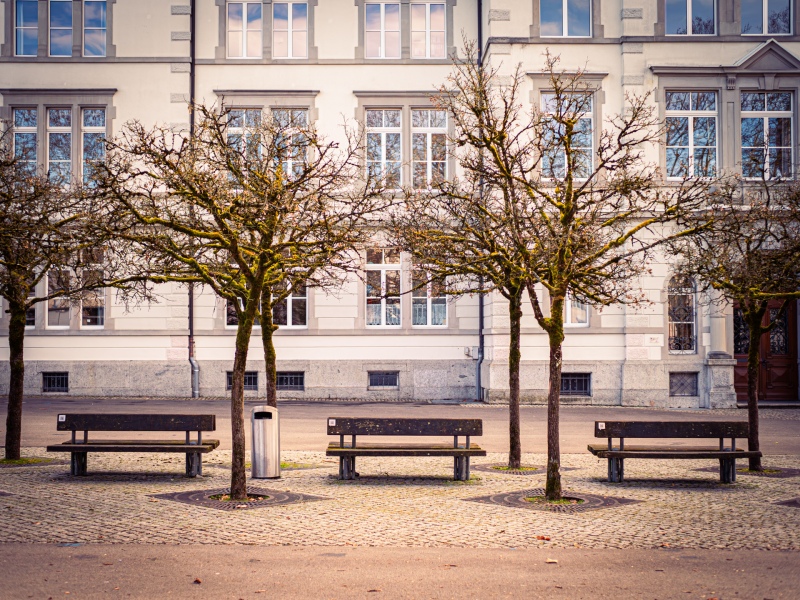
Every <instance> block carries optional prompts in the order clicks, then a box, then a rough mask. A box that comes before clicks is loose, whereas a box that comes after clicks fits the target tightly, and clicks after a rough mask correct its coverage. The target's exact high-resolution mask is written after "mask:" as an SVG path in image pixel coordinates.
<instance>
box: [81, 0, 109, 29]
mask: <svg viewBox="0 0 800 600" xmlns="http://www.w3.org/2000/svg"><path fill="white" fill-rule="evenodd" d="M83 25H84V27H92V28H101V29H104V28H105V27H106V3H105V2H89V1H87V2H84V3H83Z"/></svg>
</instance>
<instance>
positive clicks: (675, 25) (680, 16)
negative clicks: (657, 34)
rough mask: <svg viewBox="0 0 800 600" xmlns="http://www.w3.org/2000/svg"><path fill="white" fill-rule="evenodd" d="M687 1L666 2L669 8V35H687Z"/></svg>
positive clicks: (674, 0)
mask: <svg viewBox="0 0 800 600" xmlns="http://www.w3.org/2000/svg"><path fill="white" fill-rule="evenodd" d="M686 1H687V0H666V8H667V27H666V33H667V35H685V34H686V32H687V31H688V29H687V28H686Z"/></svg>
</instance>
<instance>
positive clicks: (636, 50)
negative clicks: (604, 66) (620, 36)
mask: <svg viewBox="0 0 800 600" xmlns="http://www.w3.org/2000/svg"><path fill="white" fill-rule="evenodd" d="M622 53H623V54H644V44H641V43H627V44H622Z"/></svg>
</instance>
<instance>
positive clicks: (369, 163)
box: [365, 107, 403, 189]
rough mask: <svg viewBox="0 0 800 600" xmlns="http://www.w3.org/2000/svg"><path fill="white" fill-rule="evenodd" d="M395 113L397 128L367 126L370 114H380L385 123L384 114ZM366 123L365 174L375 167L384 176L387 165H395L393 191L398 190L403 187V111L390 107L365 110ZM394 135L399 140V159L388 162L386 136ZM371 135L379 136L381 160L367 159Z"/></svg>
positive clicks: (400, 108)
mask: <svg viewBox="0 0 800 600" xmlns="http://www.w3.org/2000/svg"><path fill="white" fill-rule="evenodd" d="M390 111H393V112H397V114H398V115H399V118H400V122H399V125H398V126H397V127H387V126H385V125H383V126H381V127H374V126H373V127H371V126H370V125H369V117H370V113H372V112H380V113H381V122H382V123H384V124H385V123H386V113H387V112H390ZM365 117H366V123H367V153H368V154H367V160H366V167H367V172H369V171H370V169H374V168H375V167H376V166H377V167H378V168H379V172H380V174H381V176H382V177H383V176H385V174H386V173H387V165H388V164H392V165H396V172H397V185H396V186H395V188H393V189H399V188H400V187H401V186H402V185H403V109H402V107H396V108H390V107H379V108H377V107H376V108H367V109H366V111H365ZM392 134H396V135H398V136H399V139H400V144H399V145H400V157H399V159H398V160H391V161H390V160H388V159H387V156H386V155H387V152H386V150H387V143H386V140H387V136H388V135H392ZM371 135H380V136H381V137H380V139H381V158H380V160H375V159H371V158H370V157H369V138H370V136H371Z"/></svg>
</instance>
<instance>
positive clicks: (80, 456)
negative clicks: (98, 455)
mask: <svg viewBox="0 0 800 600" xmlns="http://www.w3.org/2000/svg"><path fill="white" fill-rule="evenodd" d="M87 454H88V453H87V452H72V454H71V458H70V464H69V472H70V474H71V475H86V455H87Z"/></svg>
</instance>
